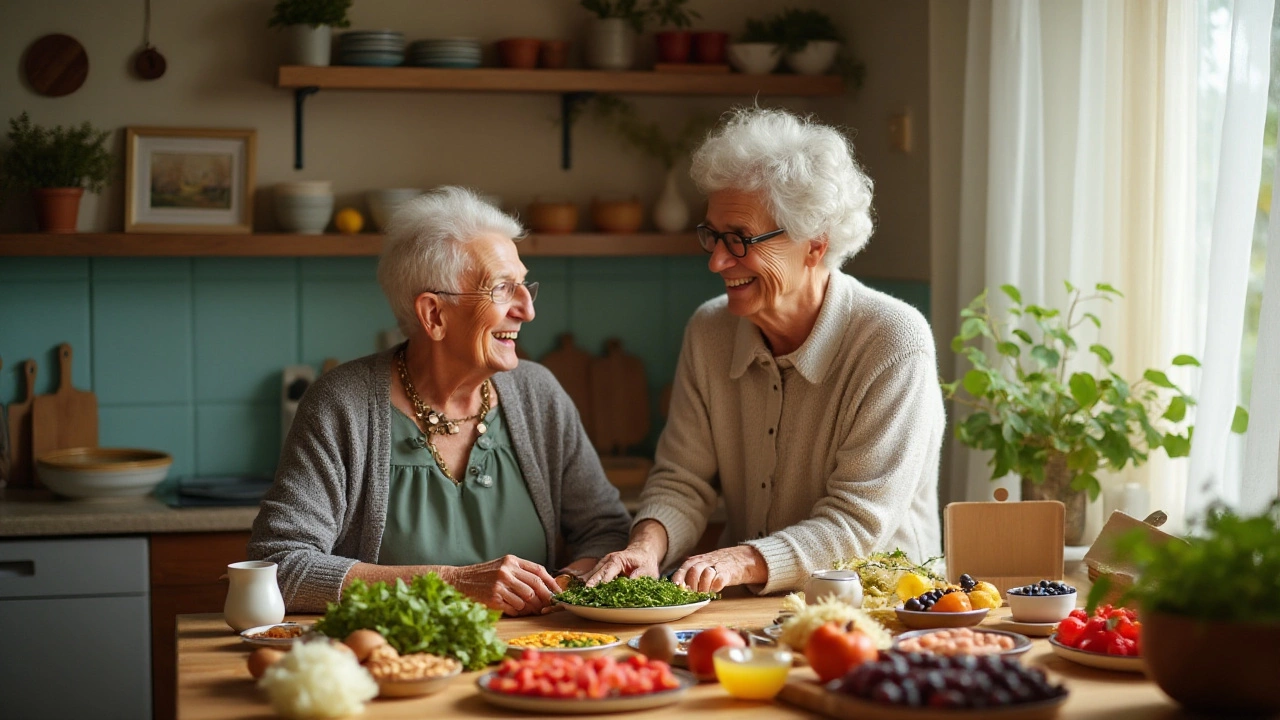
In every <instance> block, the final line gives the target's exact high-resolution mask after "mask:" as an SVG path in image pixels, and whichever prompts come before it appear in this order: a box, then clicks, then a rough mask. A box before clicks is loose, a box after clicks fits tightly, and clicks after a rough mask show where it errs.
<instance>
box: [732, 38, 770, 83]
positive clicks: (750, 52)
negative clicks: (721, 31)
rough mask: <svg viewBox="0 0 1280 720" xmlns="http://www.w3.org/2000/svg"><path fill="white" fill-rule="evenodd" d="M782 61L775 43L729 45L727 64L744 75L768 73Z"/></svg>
mask: <svg viewBox="0 0 1280 720" xmlns="http://www.w3.org/2000/svg"><path fill="white" fill-rule="evenodd" d="M781 61H782V52H781V51H780V50H779V49H778V46H777V44H776V43H733V44H731V45H729V64H730V65H732V66H733V69H734V70H737V71H738V72H740V73H743V74H746V75H768V74H769V73H771V72H773V71H774V70H776V69H777V67H778V63H779V62H781Z"/></svg>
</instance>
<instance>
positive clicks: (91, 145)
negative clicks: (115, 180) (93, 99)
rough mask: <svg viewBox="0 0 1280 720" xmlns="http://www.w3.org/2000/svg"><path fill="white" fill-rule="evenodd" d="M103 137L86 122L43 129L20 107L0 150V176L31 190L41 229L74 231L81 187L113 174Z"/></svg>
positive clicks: (92, 187) (98, 186)
mask: <svg viewBox="0 0 1280 720" xmlns="http://www.w3.org/2000/svg"><path fill="white" fill-rule="evenodd" d="M107 137H108V133H107V132H106V131H98V130H95V129H94V128H93V126H92V125H90V124H89V123H87V122H85V123H82V124H81V125H79V126H73V127H65V128H64V127H62V126H61V125H59V126H56V127H54V128H52V129H50V128H43V127H40V126H39V125H35V124H33V123H32V122H31V118H30V116H28V115H27V113H25V112H24V113H22V114H21V115H19V116H18V117H16V118H10V120H9V142H10V143H11V145H10V146H9V148H8V149H7V150H5V151H4V153H3V154H2V155H0V180H3V184H4V187H5V188H6V189H19V190H30V191H31V194H32V196H33V198H34V199H35V205H36V216H37V219H38V221H39V223H40V229H41V230H42V231H44V232H56V233H72V232H75V231H76V219H77V216H78V215H79V211H80V198H81V197H82V196H83V195H84V191H85V189H86V188H87V189H88V190H89V191H90V192H100V191H101V190H102V188H103V187H105V186H106V184H107V180H108V179H109V178H110V177H111V167H112V159H111V153H110V152H109V151H108V150H107V148H106V143H107Z"/></svg>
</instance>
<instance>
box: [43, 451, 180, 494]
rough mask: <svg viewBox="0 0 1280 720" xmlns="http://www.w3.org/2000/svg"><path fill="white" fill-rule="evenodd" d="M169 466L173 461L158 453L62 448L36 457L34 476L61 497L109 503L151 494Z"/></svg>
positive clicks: (167, 472) (166, 473)
mask: <svg viewBox="0 0 1280 720" xmlns="http://www.w3.org/2000/svg"><path fill="white" fill-rule="evenodd" d="M171 465H173V458H172V457H169V455H168V454H167V453H162V452H160V451H158V450H135V449H132V448H96V447H93V448H91V447H80V448H65V449H63V450H54V451H53V452H48V453H45V454H43V455H41V456H40V457H38V458H36V476H37V477H39V478H40V482H42V483H44V484H45V486H46V487H48V488H49V489H50V490H52V491H54V492H56V493H58V494H59V495H62V496H64V497H69V498H76V499H79V500H110V499H116V498H133V497H140V496H142V495H146V494H148V493H150V492H151V491H152V490H154V489H155V487H156V485H159V484H160V483H161V481H163V480H164V479H165V476H166V475H168V474H169V467H170V466H171Z"/></svg>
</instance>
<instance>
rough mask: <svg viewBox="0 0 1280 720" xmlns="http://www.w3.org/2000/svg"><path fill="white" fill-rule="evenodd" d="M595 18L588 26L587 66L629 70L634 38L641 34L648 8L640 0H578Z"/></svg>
mask: <svg viewBox="0 0 1280 720" xmlns="http://www.w3.org/2000/svg"><path fill="white" fill-rule="evenodd" d="M579 4H581V5H582V7H583V8H584V9H586V10H588V11H590V12H591V13H593V14H594V15H595V17H594V18H592V19H591V23H590V24H589V25H588V26H587V54H586V58H587V66H588V67H592V68H595V69H597V70H629V69H631V66H632V65H634V64H635V61H636V35H638V34H640V33H642V32H644V24H645V20H646V19H647V18H648V16H649V6H648V5H642V4H641V3H640V0H580V3H579Z"/></svg>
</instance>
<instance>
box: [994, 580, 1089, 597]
mask: <svg viewBox="0 0 1280 720" xmlns="http://www.w3.org/2000/svg"><path fill="white" fill-rule="evenodd" d="M1075 591H1076V589H1075V588H1073V587H1071V586H1070V585H1067V584H1065V583H1063V582H1060V581H1058V580H1041V581H1040V582H1038V583H1035V584H1034V585H1023V586H1022V587H1016V588H1010V589H1009V594H1010V595H1023V596H1025V597H1041V596H1049V595H1071V594H1073V593H1074V592H1075Z"/></svg>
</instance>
